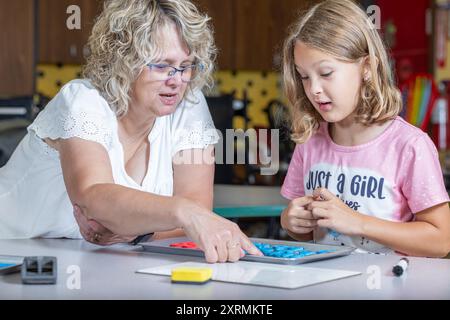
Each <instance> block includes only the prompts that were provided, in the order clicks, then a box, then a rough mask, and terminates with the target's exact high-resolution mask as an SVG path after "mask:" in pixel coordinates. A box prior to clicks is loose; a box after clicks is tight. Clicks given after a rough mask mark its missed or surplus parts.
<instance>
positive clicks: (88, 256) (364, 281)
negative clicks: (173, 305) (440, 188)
mask: <svg viewBox="0 0 450 320" xmlns="http://www.w3.org/2000/svg"><path fill="white" fill-rule="evenodd" d="M0 254H3V255H5V254H7V255H21V256H35V255H43V256H56V257H57V259H58V282H57V284H56V285H23V284H22V283H21V278H20V273H16V274H11V275H5V276H0V288H1V290H0V299H164V300H172V299H177V300H185V299H193V300H197V299H199V300H210V299H221V300H229V299H230V300H250V299H251V300H279V299H286V300H290V299H388V300H391V299H450V260H448V259H426V258H410V261H411V262H410V267H409V268H408V272H407V274H406V277H401V278H396V277H394V276H393V275H392V274H391V269H392V266H393V265H394V264H395V263H396V262H397V261H398V259H399V257H398V256H382V255H372V254H352V255H350V256H346V257H342V258H336V259H331V260H326V261H319V262H313V263H309V264H305V265H304V266H308V267H320V268H332V269H342V270H354V271H360V272H362V275H359V276H354V277H350V278H346V279H341V280H336V281H331V282H327V283H322V284H318V285H313V286H310V287H304V288H299V289H295V290H287V289H276V288H269V287H260V286H258V287H256V286H251V285H241V284H231V283H221V282H215V281H213V282H209V283H207V284H204V285H200V286H193V285H186V284H172V283H170V278H169V277H165V276H156V275H146V274H138V273H136V272H135V271H136V270H138V269H143V268H149V267H156V266H162V265H168V264H173V263H178V262H184V261H199V262H204V261H203V260H202V259H200V258H194V257H188V256H174V255H163V254H150V253H144V252H141V251H140V249H139V247H132V246H129V245H115V246H112V247H99V246H95V245H92V244H89V243H87V242H85V241H83V240H63V239H36V240H0ZM238 263H239V262H238ZM71 266H72V267H71ZM73 266H75V267H73ZM298 267H299V268H301V266H298ZM70 268H73V269H70ZM78 268H79V271H80V273H79V275H80V277H79V279H80V285H81V287H80V289H69V288H68V286H67V282H68V280H69V282H70V279H71V278H70V277H73V276H74V274H75V273H73V272H74V271H73V270H76V269H78ZM68 271H71V273H68ZM377 272H379V276H380V278H379V282H378V281H373V280H374V279H375V278H373V277H374V276H375V277H376V273H377ZM375 280H376V279H375ZM377 283H379V285H380V287H379V288H376V286H377ZM371 288H372V289H371ZM266 302H267V301H266Z"/></svg>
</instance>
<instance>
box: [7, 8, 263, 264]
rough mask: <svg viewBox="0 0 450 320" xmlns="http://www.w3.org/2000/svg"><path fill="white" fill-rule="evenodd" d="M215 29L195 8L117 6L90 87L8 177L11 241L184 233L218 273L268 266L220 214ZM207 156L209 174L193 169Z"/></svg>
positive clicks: (98, 42)
mask: <svg viewBox="0 0 450 320" xmlns="http://www.w3.org/2000/svg"><path fill="white" fill-rule="evenodd" d="M208 20H209V18H208V17H206V16H203V15H201V14H200V13H199V12H198V10H197V9H196V7H195V6H194V5H193V4H192V3H191V2H190V1H188V0H158V1H157V0H112V1H107V2H106V3H105V7H104V10H103V12H102V13H101V15H100V16H99V17H98V19H97V21H96V23H95V25H94V28H93V31H92V35H91V37H90V38H89V46H90V50H91V55H90V56H89V57H88V60H87V64H86V66H85V69H84V76H85V79H83V80H74V81H71V82H69V83H68V84H66V85H65V86H64V87H63V88H62V89H61V91H60V92H59V93H58V95H57V96H56V97H55V98H54V99H53V100H52V101H51V102H50V103H49V104H48V105H47V107H46V108H45V110H44V111H42V112H41V113H40V114H39V116H38V117H37V118H36V120H35V121H34V122H33V124H32V125H30V126H29V128H28V134H27V136H26V137H25V138H24V139H23V140H22V141H21V143H20V144H19V146H18V148H17V149H16V151H15V153H14V154H13V156H12V157H11V159H10V161H9V162H8V164H7V165H6V166H5V167H4V168H2V169H1V170H0V208H1V209H0V210H1V212H0V218H1V220H0V221H1V224H0V237H1V238H31V237H67V238H79V237H81V236H83V237H84V238H85V239H86V240H88V241H90V242H94V243H98V244H111V243H115V242H124V241H130V240H131V239H134V238H136V236H138V235H142V234H150V233H154V238H164V237H168V236H173V235H180V234H182V233H184V234H185V235H187V236H188V237H190V238H191V239H192V240H193V241H195V242H197V244H198V245H199V247H200V248H201V249H203V250H204V252H205V256H206V260H207V261H208V262H216V261H219V262H225V261H236V260H238V259H239V258H240V257H242V256H243V254H244V253H243V250H246V251H248V252H249V253H251V254H260V252H259V251H258V250H257V249H256V248H255V247H254V246H253V244H252V243H251V242H250V241H249V239H248V238H247V237H246V236H245V235H244V234H243V233H242V232H241V231H240V230H239V228H238V227H237V225H236V224H234V223H232V222H230V221H228V220H226V219H223V218H221V217H219V216H217V215H215V214H214V213H213V212H211V208H212V190H213V188H212V185H213V172H214V167H213V162H214V159H213V146H212V145H213V144H214V143H216V142H217V140H218V138H217V134H216V132H215V131H214V126H213V123H212V120H211V116H210V114H209V111H208V108H207V105H206V101H205V98H204V97H203V95H202V93H201V91H200V89H201V88H202V87H203V86H204V85H205V84H207V83H208V82H209V80H210V78H211V72H212V69H213V59H212V58H213V56H214V51H215V49H214V44H213V38H212V33H211V30H210V28H209V26H208ZM198 155H200V156H201V157H202V159H204V161H203V162H202V163H201V164H194V163H192V161H187V160H189V159H192V158H193V157H194V158H197V157H198ZM196 156H197V157H196ZM72 208H75V209H74V213H75V219H76V220H75V219H74V215H72ZM77 222H78V225H77ZM166 231H169V232H166Z"/></svg>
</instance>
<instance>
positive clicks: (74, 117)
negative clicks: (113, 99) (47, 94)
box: [28, 82, 115, 150]
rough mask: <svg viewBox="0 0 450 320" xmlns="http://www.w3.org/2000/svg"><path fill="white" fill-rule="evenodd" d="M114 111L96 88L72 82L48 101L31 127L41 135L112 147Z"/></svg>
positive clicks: (40, 136)
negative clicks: (74, 138) (86, 141)
mask: <svg viewBox="0 0 450 320" xmlns="http://www.w3.org/2000/svg"><path fill="white" fill-rule="evenodd" d="M114 117H115V115H114V113H113V112H112V111H111V110H110V109H109V107H108V105H107V103H106V101H105V100H104V99H103V98H102V97H101V96H100V95H99V93H98V92H97V90H95V89H93V88H89V87H87V86H86V85H84V84H82V83H77V82H75V83H73V82H71V83H69V84H67V85H66V86H64V87H63V88H62V89H61V91H60V92H59V93H58V94H57V95H56V96H55V98H54V99H53V100H52V101H50V102H49V104H48V105H47V106H46V107H45V109H44V110H43V111H42V112H41V113H40V114H39V115H38V117H37V118H36V120H35V121H34V122H33V123H32V124H31V125H30V126H29V127H28V130H29V131H32V132H34V133H35V134H36V135H37V136H38V137H39V138H40V139H45V138H50V139H53V140H54V139H68V138H72V137H77V138H81V139H84V140H89V141H94V142H97V143H99V144H101V145H102V146H104V147H105V149H106V150H109V149H110V148H111V143H112V129H111V128H112V123H113V122H112V121H114Z"/></svg>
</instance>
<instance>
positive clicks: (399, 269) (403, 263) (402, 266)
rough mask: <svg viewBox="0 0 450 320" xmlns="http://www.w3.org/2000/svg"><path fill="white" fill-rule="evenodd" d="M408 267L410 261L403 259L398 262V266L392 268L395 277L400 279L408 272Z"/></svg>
mask: <svg viewBox="0 0 450 320" xmlns="http://www.w3.org/2000/svg"><path fill="white" fill-rule="evenodd" d="M408 265H409V260H408V259H407V258H401V259H400V261H399V262H397V264H396V265H395V266H394V267H392V273H393V274H394V275H395V276H397V277H400V276H401V275H402V274H403V273H404V272H405V271H406V268H408Z"/></svg>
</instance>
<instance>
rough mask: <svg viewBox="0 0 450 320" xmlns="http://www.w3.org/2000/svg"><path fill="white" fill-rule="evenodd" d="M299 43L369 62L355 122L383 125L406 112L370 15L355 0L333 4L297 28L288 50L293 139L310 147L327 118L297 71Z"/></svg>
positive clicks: (305, 16) (349, 59)
mask: <svg viewBox="0 0 450 320" xmlns="http://www.w3.org/2000/svg"><path fill="white" fill-rule="evenodd" d="M297 41H301V42H303V43H305V44H306V45H308V46H310V47H312V48H315V49H318V50H321V51H322V52H325V53H327V54H330V55H332V56H334V57H336V58H337V59H340V60H343V61H347V62H357V61H359V60H360V59H361V58H365V57H367V58H368V63H369V65H370V71H371V78H370V79H369V80H368V81H363V82H362V84H361V89H360V93H359V103H358V108H357V110H356V114H355V120H356V121H357V122H359V123H362V124H364V125H371V124H374V123H383V122H385V121H388V120H390V119H393V118H395V117H396V116H397V115H398V114H399V113H400V111H401V108H402V99H401V94H400V91H399V90H398V88H397V87H396V86H395V83H394V79H393V74H392V71H391V66H390V61H389V58H388V55H387V52H386V49H385V47H384V45H383V42H382V40H381V38H380V36H379V34H378V32H377V30H376V29H375V26H374V25H373V24H372V23H371V22H370V21H369V18H368V16H367V15H366V14H365V12H364V11H363V10H362V9H361V8H360V7H358V6H357V5H356V4H355V3H353V2H352V1H349V0H327V1H324V2H321V3H319V4H317V5H315V6H314V7H312V8H311V9H310V10H308V11H307V12H306V13H305V14H303V15H302V16H301V18H300V19H299V20H298V21H297V22H296V23H295V24H294V25H293V26H292V27H291V30H290V35H289V36H288V38H287V39H286V40H285V43H284V48H283V82H284V90H285V94H286V97H287V99H288V101H289V109H290V115H291V121H292V124H291V128H292V140H293V141H295V142H296V143H305V142H306V141H307V140H308V139H309V138H310V137H311V136H312V135H313V134H314V133H315V132H316V130H317V129H318V127H319V124H320V122H321V121H323V118H322V116H321V115H320V114H319V112H317V111H316V110H315V109H314V106H313V105H312V104H311V102H310V101H309V99H308V97H307V96H306V93H305V91H304V88H303V84H302V81H301V78H300V75H299V74H298V72H297V71H296V69H295V62H294V47H295V44H296V42H297Z"/></svg>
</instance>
